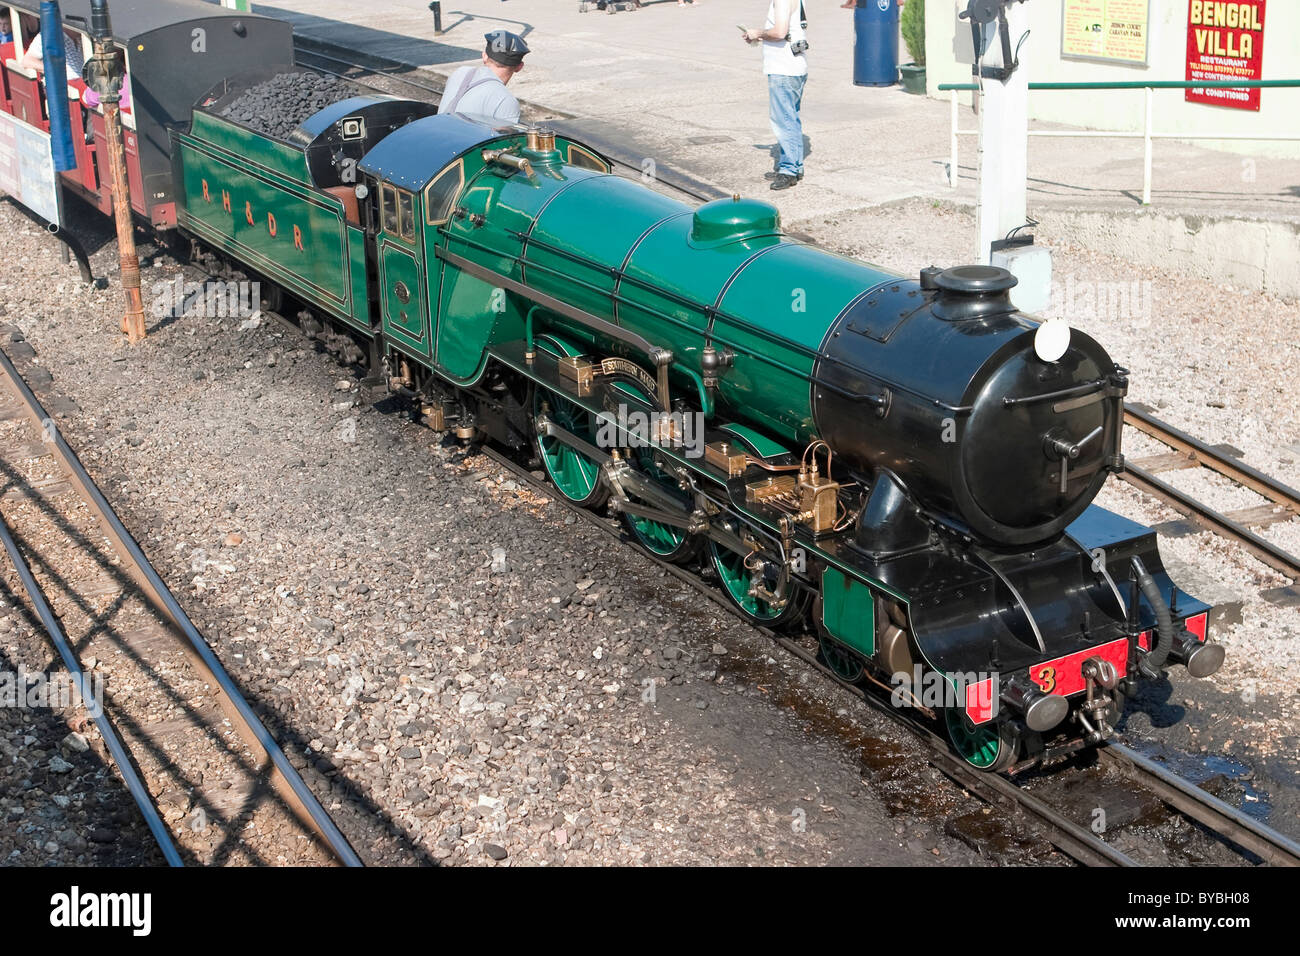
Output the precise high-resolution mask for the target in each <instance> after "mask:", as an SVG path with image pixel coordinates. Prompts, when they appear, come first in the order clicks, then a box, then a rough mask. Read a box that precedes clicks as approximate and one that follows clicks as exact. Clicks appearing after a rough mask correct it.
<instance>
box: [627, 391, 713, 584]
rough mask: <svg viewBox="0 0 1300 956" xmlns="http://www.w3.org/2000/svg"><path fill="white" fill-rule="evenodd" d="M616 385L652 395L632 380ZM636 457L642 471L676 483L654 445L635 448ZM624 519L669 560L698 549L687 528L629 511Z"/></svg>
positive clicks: (636, 535) (633, 532)
mask: <svg viewBox="0 0 1300 956" xmlns="http://www.w3.org/2000/svg"><path fill="white" fill-rule="evenodd" d="M615 388H618V389H621V390H623V391H626V392H628V393H629V394H631V395H634V396H635V397H637V398H638V399H640V400H641V401H642V402H645V403H646V404H647V405H649V404H650V399H649V396H647V395H646V393H645V391H644V389H641V388H639V387H638V386H636V385H633V384H631V383H629V382H616V383H615ZM633 461H635V462H636V464H637V466H638V468H639V470H640V471H641V472H642V473H643V474H645V475H647V476H648V477H650V478H652V479H654V480H655V481H657V482H659V483H660V484H663V485H666V486H670V487H673V488H676V484H677V483H676V482H675V481H674V480H673V478H672V476H671V475H669V474H668V473H667V472H666V471H664V470H663V469H661V468H660V467H659V466H658V465H656V464H655V460H654V449H652V448H637V449H633ZM633 500H636V499H635V497H633ZM623 523H624V524H626V525H627V529H628V531H629V533H631V535H632V537H633V539H634V540H635V541H636V542H637V543H638V544H639V545H641V547H643V548H645V549H646V550H647V551H649V552H650V553H651V554H653V555H655V556H657V557H660V558H663V559H664V560H666V561H676V562H685V561H689V560H690V559H691V558H693V557H695V555H696V554H698V553H699V539H698V537H697V536H696V535H692V534H690V533H689V532H688V531H686V530H685V529H684V528H677V527H674V526H673V525H670V524H664V523H663V522H661V521H655V520H654V519H653V518H641V517H637V516H636V515H630V514H624V515H623Z"/></svg>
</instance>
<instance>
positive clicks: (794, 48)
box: [790, 40, 808, 56]
mask: <svg viewBox="0 0 1300 956" xmlns="http://www.w3.org/2000/svg"><path fill="white" fill-rule="evenodd" d="M807 51H808V41H807V40H796V41H795V42H794V43H791V44H790V52H791V53H793V54H794V55H795V56H803V55H804V53H806V52H807Z"/></svg>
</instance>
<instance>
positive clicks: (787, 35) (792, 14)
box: [745, 0, 808, 189]
mask: <svg viewBox="0 0 1300 956" xmlns="http://www.w3.org/2000/svg"><path fill="white" fill-rule="evenodd" d="M805 22H806V21H805V19H804V12H803V0H771V4H770V5H769V6H768V8H767V20H766V21H765V22H764V24H763V29H762V30H746V31H745V42H747V43H750V44H754V43H759V42H761V43H762V44H763V72H764V73H765V74H766V75H767V99H768V117H769V119H770V120H771V121H772V133H773V135H774V136H776V141H777V144H778V145H779V147H780V150H781V156H780V160H779V161H778V163H777V167H776V172H775V173H769V174H768V178H770V179H771V180H772V188H773V189H789V188H790V187H791V186H794V185H795V184H797V183H798V182H799V180H801V179H803V123H802V122H801V120H800V118H799V109H800V107H801V106H802V105H803V89H804V84H805V83H807V81H808V58H807V57H806V56H805V54H804V51H805V50H806V49H807V46H808V44H807V33H806V32H805V30H804V25H805Z"/></svg>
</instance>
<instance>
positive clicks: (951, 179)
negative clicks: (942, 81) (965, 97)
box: [948, 90, 960, 189]
mask: <svg viewBox="0 0 1300 956" xmlns="http://www.w3.org/2000/svg"><path fill="white" fill-rule="evenodd" d="M950 94H951V96H952V110H951V114H952V116H951V127H950V129H951V131H950V132H949V134H948V135H949V140H950V142H949V144H948V185H949V186H950V187H952V188H953V189H956V188H957V121H958V120H959V119H960V110H959V104H958V102H957V97H958V96H959V94H958V92H957V91H956V90H951V91H950Z"/></svg>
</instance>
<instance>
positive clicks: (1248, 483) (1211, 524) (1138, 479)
mask: <svg viewBox="0 0 1300 956" xmlns="http://www.w3.org/2000/svg"><path fill="white" fill-rule="evenodd" d="M1124 421H1125V424H1127V425H1128V426H1129V427H1130V428H1133V429H1136V430H1137V431H1140V432H1142V433H1143V434H1144V435H1148V436H1150V437H1151V438H1154V439H1155V440H1156V441H1158V442H1160V443H1161V444H1163V445H1165V446H1166V447H1168V448H1169V449H1170V451H1169V452H1168V453H1166V454H1162V455H1156V456H1152V457H1149V458H1140V459H1137V460H1134V461H1129V462H1128V463H1127V464H1126V466H1125V470H1124V473H1123V474H1122V475H1121V477H1122V478H1123V479H1124V480H1125V481H1127V482H1128V483H1129V484H1131V485H1133V486H1134V487H1136V488H1139V489H1141V490H1142V491H1144V492H1146V493H1147V494H1149V495H1151V496H1152V497H1155V498H1158V499H1159V500H1160V501H1163V502H1164V503H1165V504H1167V505H1169V506H1170V507H1171V508H1173V509H1174V510H1175V511H1177V512H1179V513H1180V514H1183V515H1185V516H1187V517H1188V518H1191V519H1192V520H1193V521H1195V522H1196V523H1197V524H1199V525H1201V526H1202V527H1204V528H1206V529H1208V530H1210V531H1213V532H1214V533H1215V534H1218V535H1221V536H1222V537H1225V538H1228V539H1230V540H1232V541H1235V542H1237V543H1238V544H1240V545H1241V547H1242V548H1243V549H1244V550H1246V551H1248V552H1249V553H1250V554H1252V555H1254V556H1255V557H1256V558H1258V559H1259V560H1260V561H1262V562H1263V563H1264V564H1267V565H1268V566H1269V567H1270V568H1273V569H1274V570H1275V571H1279V572H1281V573H1282V574H1284V575H1286V576H1287V577H1289V578H1290V579H1291V580H1292V581H1293V582H1300V557H1297V556H1295V555H1293V554H1291V553H1289V552H1287V551H1286V550H1285V549H1283V548H1281V547H1279V546H1278V545H1276V544H1274V543H1273V542H1272V541H1269V540H1268V539H1267V538H1264V537H1263V536H1261V535H1259V534H1258V533H1256V532H1255V531H1254V530H1252V528H1253V527H1263V526H1267V525H1270V524H1276V523H1279V522H1283V521H1294V520H1296V519H1297V518H1300V491H1296V490H1295V489H1294V488H1291V487H1289V486H1288V485H1285V484H1283V483H1282V482H1280V481H1278V480H1276V479H1274V478H1270V477H1269V476H1268V475H1265V474H1263V473H1262V472H1260V471H1258V470H1256V469H1255V468H1252V467H1250V466H1249V465H1247V464H1245V463H1244V462H1241V461H1238V460H1237V459H1235V458H1233V457H1232V456H1231V455H1229V454H1226V453H1225V452H1224V451H1222V450H1221V449H1219V448H1215V447H1213V446H1211V445H1208V444H1206V443H1205V442H1203V441H1201V440H1200V439H1198V438H1194V437H1192V436H1191V435H1189V434H1187V433H1186V432H1184V431H1182V430H1180V429H1178V428H1175V427H1174V426H1173V425H1170V424H1168V423H1167V422H1162V421H1160V419H1158V418H1156V417H1154V416H1153V415H1151V413H1150V412H1148V411H1146V410H1145V409H1143V408H1140V407H1136V406H1134V405H1129V406H1127V407H1126V408H1125V410H1124ZM1189 468H1205V469H1209V470H1210V471H1212V472H1214V473H1215V474H1217V475H1222V476H1223V477H1224V478H1227V479H1228V480H1229V481H1231V482H1233V483H1235V484H1237V485H1240V486H1241V487H1243V488H1247V489H1249V490H1251V491H1253V492H1255V493H1256V494H1257V495H1259V496H1260V497H1261V498H1263V499H1264V502H1265V503H1264V504H1262V505H1259V506H1256V507H1253V508H1246V509H1244V510H1241V511H1233V512H1229V513H1227V514H1223V513H1221V512H1218V511H1215V510H1214V509H1213V508H1211V507H1209V506H1208V505H1206V504H1204V503H1202V502H1200V501H1197V500H1196V499H1195V498H1193V497H1192V496H1191V495H1189V494H1187V493H1186V492H1183V491H1180V490H1179V489H1177V488H1175V487H1174V486H1173V485H1171V484H1170V483H1169V482H1167V481H1164V480H1163V479H1161V478H1159V477H1157V474H1158V473H1162V472H1169V471H1178V470H1182V469H1189Z"/></svg>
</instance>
